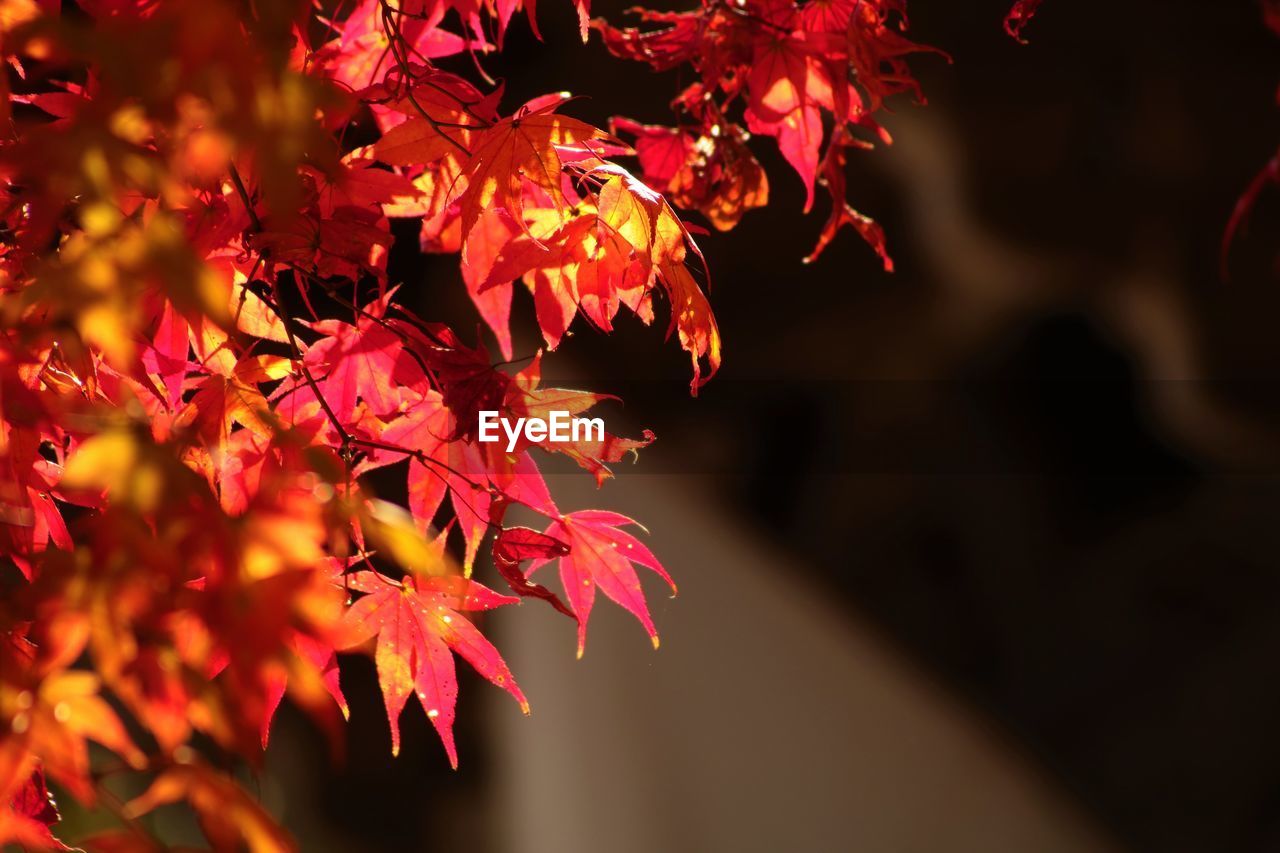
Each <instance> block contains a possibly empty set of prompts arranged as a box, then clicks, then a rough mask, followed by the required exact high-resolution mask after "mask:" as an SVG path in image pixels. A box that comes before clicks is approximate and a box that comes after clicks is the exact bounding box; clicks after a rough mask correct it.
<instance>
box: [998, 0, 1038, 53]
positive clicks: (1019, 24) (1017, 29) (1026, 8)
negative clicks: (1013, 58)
mask: <svg viewBox="0 0 1280 853" xmlns="http://www.w3.org/2000/svg"><path fill="white" fill-rule="evenodd" d="M1041 2H1042V0H1017V2H1016V3H1014V4H1013V8H1011V9H1010V10H1009V14H1008V15H1006V16H1005V19H1004V30H1005V32H1007V33H1008V34H1009V37H1010V38H1013V39H1016V40H1017V41H1019V42H1021V43H1022V44H1026V43H1027V40H1026V39H1025V38H1023V37H1022V31H1023V29H1025V28H1026V26H1027V24H1029V23H1031V19H1032V18H1034V17H1035V15H1036V11H1037V10H1038V9H1039V8H1040V3H1041Z"/></svg>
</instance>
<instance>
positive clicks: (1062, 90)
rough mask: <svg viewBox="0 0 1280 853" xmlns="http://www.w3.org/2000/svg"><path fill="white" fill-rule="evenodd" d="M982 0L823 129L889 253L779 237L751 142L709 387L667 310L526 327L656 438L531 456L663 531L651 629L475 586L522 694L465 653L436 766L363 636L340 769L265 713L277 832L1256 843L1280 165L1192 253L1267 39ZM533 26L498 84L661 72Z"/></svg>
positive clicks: (719, 297) (1279, 444) (545, 13)
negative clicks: (828, 130)
mask: <svg viewBox="0 0 1280 853" xmlns="http://www.w3.org/2000/svg"><path fill="white" fill-rule="evenodd" d="M677 5H678V4H677ZM1007 5H1008V2H1007V0H972V2H965V3H957V2H948V0H911V4H910V9H911V16H912V18H911V22H912V36H913V38H915V39H916V40H918V41H921V42H924V43H927V44H932V45H936V46H938V47H941V48H943V49H944V50H946V51H948V52H949V53H950V54H951V55H952V56H953V58H954V64H952V65H948V64H947V63H946V62H945V61H944V60H942V59H940V58H938V57H934V56H922V57H919V58H918V59H917V60H916V61H915V63H914V67H915V69H916V72H917V75H918V77H919V78H920V79H921V81H922V82H923V84H924V89H925V91H926V93H928V95H929V99H930V103H929V105H928V106H927V107H925V108H921V107H917V106H914V105H912V104H911V103H910V102H908V101H905V100H903V101H899V102H897V103H895V104H894V113H893V114H892V115H889V116H887V117H886V118H885V119H884V122H885V124H886V126H887V127H888V128H889V129H890V130H891V131H892V133H893V134H894V137H895V139H896V142H895V144H894V145H893V146H892V147H889V148H881V149H878V150H877V151H875V152H871V153H866V154H860V155H857V156H854V157H853V158H852V162H851V163H850V187H851V196H852V198H853V201H854V203H855V205H856V206H857V207H859V208H860V209H861V210H862V211H863V212H864V213H867V214H869V215H871V216H874V217H875V218H876V219H878V220H879V221H880V222H881V223H883V225H884V226H885V228H886V230H887V232H888V235H889V245H890V250H891V252H892V253H893V255H894V258H895V260H896V262H897V272H896V274H893V275H887V274H885V273H884V272H883V270H882V269H881V267H880V264H879V262H878V260H877V259H876V258H875V256H874V254H873V253H872V252H871V251H870V250H869V249H868V248H867V247H866V246H865V245H863V244H862V243H861V242H860V241H859V240H858V238H857V237H856V236H855V235H853V234H852V232H847V233H845V234H844V235H843V236H842V237H841V238H840V239H839V240H837V241H836V243H835V244H834V245H833V246H832V247H831V248H829V249H828V251H827V253H826V254H825V255H824V256H823V257H822V258H821V260H820V261H819V262H818V263H816V264H814V265H812V266H804V265H803V264H801V262H800V259H801V258H802V257H803V256H804V255H806V254H808V252H809V251H810V249H811V247H812V244H813V242H814V241H815V239H816V237H817V234H818V231H819V229H820V228H821V225H822V221H823V219H824V217H825V214H826V211H825V209H824V208H822V202H821V201H819V209H818V210H817V211H815V213H814V214H812V215H809V216H805V215H803V214H802V211H801V208H802V204H803V193H802V189H801V186H800V183H799V180H798V179H797V178H796V177H795V176H794V174H793V173H792V172H791V171H790V169H789V168H788V167H786V165H785V164H784V163H783V162H782V160H781V158H780V157H779V156H778V155H777V152H776V150H775V149H774V148H773V146H772V143H771V142H769V141H768V140H763V141H760V142H759V143H757V144H756V146H755V150H756V152H757V156H759V157H760V159H761V160H762V162H763V163H764V164H765V166H766V169H767V171H768V173H769V177H770V185H771V191H772V198H771V203H770V205H769V206H768V207H767V208H766V209H764V210H762V211H756V212H753V213H750V214H748V216H747V217H746V218H745V220H744V221H743V222H742V224H741V225H740V226H739V227H738V228H737V229H736V230H734V231H732V232H730V233H727V234H721V233H714V234H710V235H708V236H706V237H702V238H700V240H699V242H700V245H701V246H702V247H703V249H704V251H705V253H706V255H707V259H708V262H709V264H710V267H711V270H712V273H713V276H714V282H713V287H712V292H711V300H712V304H713V306H714V307H715V310H716V312H717V316H718V318H719V321H720V325H721V329H722V331H723V333H724V337H725V341H726V344H725V366H724V369H723V370H722V371H721V373H720V375H719V376H718V377H717V378H716V379H715V380H714V381H712V382H711V384H710V385H708V386H707V387H706V388H705V389H704V391H703V392H702V394H701V395H700V396H699V397H698V398H697V399H692V398H690V396H689V395H688V364H687V360H686V357H685V355H684V354H683V353H681V352H680V351H679V349H678V347H676V346H675V345H674V343H668V344H664V343H663V341H662V331H663V330H662V324H663V323H664V322H665V317H664V315H663V314H662V309H661V308H660V309H659V322H658V324H657V325H656V326H655V327H654V328H645V327H643V326H642V325H640V324H639V323H638V322H626V321H624V322H622V324H621V326H620V328H619V329H618V331H617V332H616V333H615V334H614V335H612V336H610V337H608V338H605V337H603V336H601V335H598V334H596V333H594V332H592V331H591V330H589V329H587V328H586V327H584V326H582V325H579V326H577V327H575V328H576V331H577V334H576V335H575V336H574V337H572V338H569V339H567V340H566V341H565V342H564V344H563V345H562V346H561V347H560V350H559V351H558V352H557V353H555V354H554V355H553V356H552V357H551V358H550V359H549V361H548V362H547V366H546V368H545V372H546V373H547V374H548V375H549V376H550V377H551V378H553V379H561V380H563V381H573V382H576V383H579V384H583V385H586V386H589V387H591V388H593V389H595V390H600V391H606V392H611V393H616V394H619V395H620V396H622V397H623V398H624V399H625V400H626V407H625V408H620V407H615V408H614V409H613V410H612V411H610V412H609V413H608V417H609V421H610V428H611V429H613V430H614V431H617V432H622V433H624V434H638V432H639V430H640V429H642V428H651V429H653V430H654V431H655V432H656V433H657V434H658V437H659V440H658V442H657V444H655V445H654V446H653V447H652V448H650V449H649V450H647V451H646V452H645V453H644V454H642V458H641V459H640V461H639V463H638V464H636V465H635V466H629V465H628V466H622V467H621V469H620V470H619V476H618V478H617V479H616V480H615V481H614V482H612V483H610V484H608V485H607V486H606V487H605V489H604V490H603V491H602V492H599V493H596V492H595V491H594V489H593V488H592V486H591V485H590V483H589V482H588V478H587V477H586V476H585V475H582V476H568V475H565V476H559V475H555V476H554V478H553V479H554V482H553V483H552V489H553V492H554V493H555V494H556V495H557V499H558V502H559V503H560V505H561V506H562V507H564V508H566V509H577V508H584V507H587V506H592V507H597V506H598V507H607V508H612V509H617V510H619V511H623V512H626V513H629V514H631V515H633V516H634V517H636V518H637V519H639V520H640V521H642V522H644V523H645V524H646V525H648V526H649V528H650V529H651V530H652V531H653V533H652V536H651V538H650V543H651V544H652V546H653V549H654V550H655V551H656V552H657V553H658V555H659V556H660V557H661V558H662V559H663V560H664V562H665V563H666V565H667V567H668V568H669V569H670V571H671V573H672V574H673V575H674V576H675V578H676V580H677V581H678V583H679V584H680V588H681V595H680V597H679V598H678V599H675V600H674V601H672V600H668V599H667V598H666V597H665V596H664V595H663V589H662V587H661V586H660V584H657V583H655V584H653V585H651V586H648V587H647V589H648V590H649V592H650V594H651V605H652V607H653V610H654V615H655V619H656V621H657V624H658V628H659V630H660V631H661V632H662V636H663V644H662V649H661V650H660V651H658V652H656V653H655V652H653V651H652V650H650V648H649V644H648V642H647V641H646V638H645V637H644V635H643V633H642V632H641V630H640V629H639V628H638V627H637V626H636V625H635V624H634V622H633V621H632V620H631V619H630V617H629V616H627V615H625V614H624V613H622V611H620V610H619V609H617V608H616V607H613V606H612V605H611V604H609V603H607V602H603V601H601V602H599V603H598V605H597V608H596V612H595V613H594V614H593V619H592V623H591V636H590V641H589V643H588V647H587V654H586V657H585V659H583V660H582V661H575V660H574V656H573V652H574V638H573V628H572V625H571V624H569V623H568V621H567V620H563V619H562V618H561V617H558V616H556V615H555V614H553V613H552V612H551V611H550V610H547V609H545V608H542V607H538V606H534V605H533V604H529V605H526V606H524V607H521V608H519V609H514V610H512V611H511V612H510V613H500V614H497V615H495V616H493V617H492V618H491V619H490V621H489V623H488V624H487V625H486V630H492V631H494V632H496V636H497V641H498V645H499V647H500V648H502V650H503V652H504V654H505V655H506V656H507V658H508V661H509V662H510V663H511V665H512V668H513V670H514V671H515V672H516V674H517V677H518V678H519V680H520V683H521V685H522V687H524V689H525V692H526V693H527V694H528V695H529V698H530V700H531V702H532V705H533V716H532V718H530V719H524V718H522V717H521V716H520V714H519V712H518V710H517V709H516V708H515V707H514V705H513V704H512V703H510V702H509V701H508V700H507V699H506V697H504V696H503V695H502V694H501V691H498V690H496V689H494V688H492V687H490V686H488V685H486V684H484V683H483V682H481V681H479V680H478V679H476V678H469V680H467V681H465V682H464V683H463V685H462V691H461V705H460V708H459V717H458V739H459V752H460V754H461V759H462V769H461V770H459V771H457V772H451V771H450V770H449V769H448V763H447V761H446V760H445V758H444V755H443V752H442V750H441V749H440V746H439V744H438V742H437V741H436V738H435V736H434V734H433V733H432V732H431V730H430V727H429V726H428V724H427V720H426V718H425V716H424V715H423V714H422V713H421V711H420V709H418V708H417V707H416V705H415V706H414V707H412V708H411V709H410V710H409V711H408V712H407V713H406V714H405V716H404V719H403V722H402V726H403V729H404V747H403V751H402V753H401V755H400V757H399V758H398V759H395V760H392V759H391V757H390V755H389V743H388V736H387V727H386V721H385V715H384V711H383V709H382V706H381V703H380V699H379V696H378V692H377V689H376V682H375V676H374V673H373V667H372V663H371V662H369V661H364V660H360V659H352V660H351V661H349V665H346V666H344V672H343V678H344V686H345V687H346V692H347V695H348V697H349V698H350V699H351V702H352V716H351V726H350V742H349V746H348V754H347V757H346V760H345V763H343V764H341V765H339V764H334V763H332V762H331V761H330V760H329V759H328V758H327V755H326V750H325V748H324V746H323V740H322V738H321V737H320V736H319V734H318V733H316V732H315V731H314V730H312V729H311V728H310V726H309V724H308V723H307V722H306V721H305V720H304V719H303V718H302V717H301V716H300V715H299V714H297V713H296V712H293V711H292V710H291V709H290V710H288V711H287V712H286V716H285V717H284V724H283V725H280V726H278V727H277V730H276V734H274V735H273V744H272V747H271V750H270V751H269V753H268V772H267V774H266V776H265V777H264V778H263V780H262V789H263V797H264V799H265V800H266V801H267V804H268V806H269V807H271V808H273V809H278V810H280V811H281V812H282V813H283V815H284V819H285V822H286V823H287V824H288V825H289V826H290V828H291V829H292V830H293V831H294V832H295V833H296V834H297V835H298V836H299V838H300V840H301V842H302V845H303V848H304V849H306V850H418V849H421V850H436V849H438V850H468V851H480V852H481V853H483V851H535V853H540V851H563V853H594V851H632V850H635V851H640V850H646V851H653V850H662V851H709V850H735V851H757V850H758V851H775V850H859V851H870V853H879V851H892V852H893V853H900V852H902V853H909V852H910V851H1005V850H1008V851H1112V850H1136V851H1170V853H1178V851H1261V850H1280V736H1278V735H1277V734H1276V727H1277V722H1276V721H1277V720H1278V719H1280V688H1278V687H1277V684H1278V680H1277V677H1276V676H1277V673H1280V619H1278V618H1277V613H1278V612H1280V518H1278V515H1280V514H1278V512H1277V510H1280V478H1278V476H1277V475H1278V474H1280V467H1278V466H1277V461H1278V460H1280V453H1278V452H1277V451H1278V450H1280V393H1278V391H1280V389H1278V388H1277V387H1276V380H1277V377H1280V346H1277V338H1278V335H1277V331H1276V329H1277V325H1276V324H1277V311H1278V309H1280V287H1277V269H1276V264H1275V261H1276V253H1277V245H1276V239H1275V235H1276V234H1278V233H1280V193H1273V194H1272V195H1270V196H1264V197H1263V199H1262V201H1261V204H1260V207H1259V208H1258V210H1257V211H1256V213H1255V215H1254V217H1253V218H1252V220H1251V223H1250V228H1249V230H1248V232H1247V233H1245V234H1244V235H1243V237H1242V238H1241V239H1240V240H1239V241H1238V242H1237V244H1236V246H1235V247H1234V249H1233V251H1232V254H1231V264H1230V276H1229V278H1226V279H1224V277H1223V275H1222V274H1221V272H1220V268H1219V247H1220V241H1221V237H1222V233H1223V229H1224V226H1225V224H1226V222H1227V220H1228V218H1229V216H1230V213H1231V210H1232V208H1233V206H1234V204H1235V201H1236V198H1237V197H1238V195H1239V194H1240V192H1241V191H1242V190H1243V189H1244V187H1245V186H1246V185H1247V184H1248V182H1249V181H1250V179H1251V178H1252V176H1253V175H1254V174H1255V173H1256V172H1257V171H1258V170H1259V169H1260V168H1261V167H1262V166H1263V164H1264V163H1265V162H1266V161H1267V159H1268V158H1269V157H1270V156H1272V155H1273V154H1274V152H1275V147H1276V144H1277V141H1278V140H1280V110H1277V109H1276V85H1277V82H1278V81H1280V73H1278V72H1280V50H1277V47H1278V45H1277V43H1276V40H1275V38H1274V36H1273V35H1272V34H1271V33H1270V32H1269V31H1268V30H1267V29H1266V28H1265V27H1264V26H1263V24H1262V20H1261V14H1260V10H1259V7H1258V5H1257V4H1256V3H1255V2H1253V0H1223V2H1219V3H1214V4H1206V3H1204V2H1201V0H1132V2H1127V3H1103V2H1087V1H1086V0H1048V2H1046V4H1045V5H1044V7H1043V10H1042V12H1041V15H1040V17H1038V18H1037V19H1036V21H1035V23H1034V24H1033V25H1032V26H1031V28H1030V29H1029V30H1028V36H1029V37H1030V39H1031V44H1030V45H1029V46H1025V47H1024V46H1020V45H1018V44H1017V43H1015V42H1014V41H1012V40H1011V39H1009V38H1008V37H1007V36H1006V35H1005V34H1004V33H1003V31H1002V29H1001V26H1000V23H1001V19H1002V17H1003V15H1004V13H1005V11H1006V7H1007ZM623 7H624V4H623V3H621V2H616V0H608V2H605V0H597V2H596V4H595V8H594V9H593V12H594V13H596V14H601V15H605V16H607V17H609V18H610V19H611V20H613V21H614V22H615V23H616V22H619V21H621V20H623ZM539 17H540V22H541V29H542V32H543V33H544V34H545V35H546V41H545V42H544V43H539V42H537V41H536V40H534V39H533V38H532V36H531V35H530V34H529V32H528V29H527V25H525V24H524V23H523V22H518V23H517V24H515V25H514V26H513V30H512V33H511V34H510V35H509V37H508V50H507V53H506V54H505V55H504V56H503V57H501V58H498V59H492V60H489V59H486V61H485V65H486V68H488V69H489V70H490V73H492V74H494V75H495V76H500V77H502V78H504V79H505V81H506V87H507V97H506V100H505V101H504V106H506V107H511V106H514V105H516V104H518V103H520V102H521V101H523V100H525V99H527V98H529V97H532V96H534V95H538V94H542V93H545V92H550V91H555V90H557V89H567V90H571V91H573V92H574V93H576V94H580V95H584V96H586V97H585V98H584V99H583V100H580V101H578V102H576V103H575V104H572V105H570V107H569V108H568V111H569V112H570V113H572V114H575V115H578V116H580V117H583V118H586V119H590V120H594V121H595V122H597V123H603V122H604V121H605V120H607V118H608V117H609V115H611V114H615V113H616V114H623V115H627V116H630V117H632V118H635V119H638V120H641V121H646V122H653V123H669V122H670V117H671V114H670V111H669V109H668V108H667V102H668V100H669V99H670V98H671V97H672V96H673V95H674V94H675V92H676V90H677V86H678V80H677V79H676V76H675V75H674V74H668V75H654V74H652V73H651V72H650V71H649V70H648V69H647V68H644V67H640V66H636V65H633V64H628V63H624V62H622V61H619V60H615V59H613V58H611V57H609V56H608V55H607V54H606V53H605V51H604V48H603V47H602V46H601V44H600V43H599V40H598V39H597V38H593V39H592V42H591V43H590V44H589V45H587V46H585V47H584V46H583V45H581V44H580V43H579V42H578V41H577V37H576V27H575V24H574V20H573V13H572V9H571V7H570V4H568V3H560V2H554V3H553V2H546V3H541V4H539ZM463 62H464V63H466V62H467V60H465V59H464V60H463ZM404 236H405V237H406V239H405V240H403V241H402V242H403V243H405V244H406V245H407V246H408V248H401V249H399V250H398V251H397V253H396V255H394V256H393V258H392V278H393V280H395V279H401V280H404V281H405V282H406V283H407V285H408V286H407V287H406V291H407V290H409V289H410V288H413V289H415V291H416V292H417V293H418V294H420V296H419V297H418V299H419V305H418V307H419V309H420V310H421V311H422V313H424V314H427V315H428V316H432V317H439V318H440V319H446V320H449V321H450V322H453V323H455V324H456V327H457V328H459V329H467V328H471V327H472V326H473V325H474V324H475V323H476V322H477V318H476V316H475V314H474V311H473V310H472V309H471V307H470V305H469V304H468V303H467V301H466V296H465V293H464V291H463V288H462V287H461V283H460V281H459V280H458V274H457V266H456V259H454V258H440V259H435V258H425V259H424V258H421V257H419V256H417V255H416V254H415V253H414V252H413V250H412V245H413V244H414V239H413V234H412V228H411V227H409V228H408V229H406V230H405V232H404ZM517 303H518V304H517V310H516V312H515V316H514V318H513V328H514V329H516V330H517V334H518V335H519V334H520V333H523V335H524V338H523V341H521V340H520V338H519V337H517V341H518V344H517V352H518V353H526V354H528V353H532V352H533V351H534V350H535V349H536V348H537V346H538V345H539V342H538V341H537V340H536V339H535V338H534V337H533V335H532V334H531V333H534V331H535V329H536V326H535V323H534V320H533V317H532V308H531V304H530V302H529V300H527V299H523V298H522V296H521V295H519V294H518V295H517ZM482 577H486V575H483V574H482ZM487 577H489V579H490V580H492V579H493V577H492V576H491V575H489V576H487ZM461 669H462V668H460V671H461Z"/></svg>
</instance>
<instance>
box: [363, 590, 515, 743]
mask: <svg viewBox="0 0 1280 853" xmlns="http://www.w3.org/2000/svg"><path fill="white" fill-rule="evenodd" d="M345 582H346V584H347V586H348V587H349V588H351V589H353V590H357V591H359V592H362V593H365V595H364V596H363V597H362V598H360V599H359V600H357V601H356V602H355V604H353V605H351V608H350V609H349V610H348V611H347V613H346V615H345V616H344V618H343V623H344V626H345V628H346V633H345V635H344V638H343V640H342V643H341V644H340V647H341V648H351V647H353V646H357V645H359V644H361V643H363V642H366V641H368V640H370V639H371V638H375V637H376V638H377V645H376V650H375V652H374V661H375V663H376V664H377V668H378V683H379V684H380V685H381V687H382V696H383V699H384V701H385V703H386V706H387V719H388V721H389V723H390V725H391V754H392V755H399V753H400V714H401V713H402V712H403V711H404V706H405V703H406V702H407V701H408V698H409V695H410V694H411V693H412V694H416V695H417V697H418V701H419V702H421V703H422V707H423V710H425V711H426V712H427V717H428V719H430V720H431V724H432V725H433V726H435V729H436V732H437V733H438V734H439V735H440V740H441V742H442V743H443V744H444V749H445V752H446V753H447V754H448V756H449V763H450V764H451V765H453V767H455V768H456V767H457V766H458V753H457V749H456V748H455V746H454V742H453V718H454V709H455V706H456V704H457V699H458V681H457V676H456V675H455V670H454V663H453V654H454V653H456V654H458V655H459V656H461V657H462V658H463V659H465V660H466V661H467V662H468V663H469V664H471V666H472V667H474V668H475V670H476V671H477V672H479V673H480V674H481V675H483V676H484V677H485V678H487V679H488V680H489V681H491V682H493V683H494V684H496V685H498V686H499V687H501V688H503V689H504V690H506V691H507V692H508V693H510V694H511V695H512V696H513V697H514V698H515V700H516V701H517V702H519V703H520V708H521V710H522V711H524V713H526V714H528V713H529V703H528V701H526V699H525V697H524V693H522V692H521V691H520V687H519V686H518V685H517V684H516V681H515V679H514V678H513V677H512V675H511V671H510V670H509V669H507V665H506V663H505V662H504V661H503V660H502V657H501V656H500V655H499V654H498V650H497V649H495V648H494V647H493V645H492V644H491V643H490V642H489V641H488V640H486V639H485V638H484V636H483V635H482V634H481V633H480V631H479V629H477V628H476V627H475V625H473V624H472V623H471V622H470V621H469V620H467V618H466V617H464V616H462V615H461V614H460V613H459V611H476V610H491V609H493V608H495V607H501V606H502V605H504V604H514V603H516V602H518V601H519V599H517V598H513V597H511V596H506V595H499V594H498V593H496V592H494V591H493V590H491V589H488V588H487V587H485V586H482V585H480V584H479V583H476V582H475V581H472V580H465V579H463V578H459V577H435V578H424V577H415V576H406V577H405V578H404V579H403V580H402V581H400V582H396V581H394V580H392V579H391V578H388V577H386V576H384V575H381V574H379V573H378V572H376V571H372V570H370V571H362V572H355V573H354V574H350V575H347V576H346V578H345Z"/></svg>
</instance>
